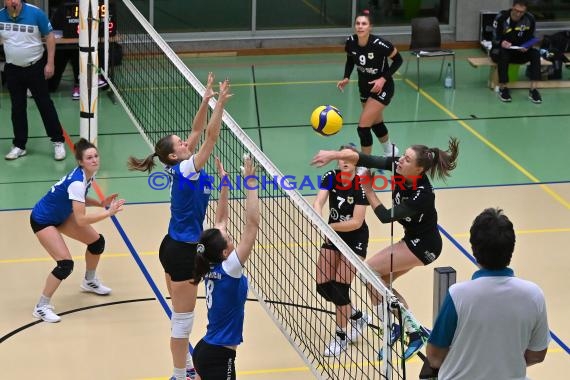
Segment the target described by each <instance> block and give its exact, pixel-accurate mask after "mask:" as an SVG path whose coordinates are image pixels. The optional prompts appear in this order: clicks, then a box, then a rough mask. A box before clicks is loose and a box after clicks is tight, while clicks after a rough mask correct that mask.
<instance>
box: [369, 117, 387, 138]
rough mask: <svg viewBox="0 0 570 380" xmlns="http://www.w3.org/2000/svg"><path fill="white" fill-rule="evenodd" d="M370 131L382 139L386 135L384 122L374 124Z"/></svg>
mask: <svg viewBox="0 0 570 380" xmlns="http://www.w3.org/2000/svg"><path fill="white" fill-rule="evenodd" d="M370 129H372V132H374V134H375V135H376V137H378V138H382V137H384V136H386V135H387V134H388V128H386V124H384V122H383V121H382V122H380V123H378V124H374V125H373V126H372V127H371V128H370Z"/></svg>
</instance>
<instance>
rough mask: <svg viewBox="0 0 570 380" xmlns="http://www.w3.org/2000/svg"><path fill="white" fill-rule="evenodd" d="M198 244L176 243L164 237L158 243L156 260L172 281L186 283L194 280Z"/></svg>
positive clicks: (168, 237)
mask: <svg viewBox="0 0 570 380" xmlns="http://www.w3.org/2000/svg"><path fill="white" fill-rule="evenodd" d="M197 245H198V243H185V242H181V241H176V240H174V239H173V238H171V237H170V235H166V236H165V237H164V239H162V243H160V249H159V250H158V258H159V259H160V263H161V264H162V267H163V268H164V271H165V272H166V273H168V274H169V275H170V278H171V279H172V281H188V280H191V279H193V278H194V259H195V257H196V246H197Z"/></svg>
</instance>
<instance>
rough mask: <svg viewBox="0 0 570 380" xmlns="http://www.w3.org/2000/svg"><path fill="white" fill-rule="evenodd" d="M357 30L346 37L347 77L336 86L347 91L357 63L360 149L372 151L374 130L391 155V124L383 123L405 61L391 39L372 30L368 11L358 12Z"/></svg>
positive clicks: (363, 151) (345, 75)
mask: <svg viewBox="0 0 570 380" xmlns="http://www.w3.org/2000/svg"><path fill="white" fill-rule="evenodd" d="M354 30H355V32H356V33H355V34H353V35H351V36H349V37H348V38H347V40H346V45H345V51H346V64H345V67H344V77H343V79H342V80H341V81H339V82H338V83H337V87H338V89H339V90H341V91H344V88H345V86H346V85H347V84H348V82H349V80H350V74H351V73H352V70H353V69H354V66H356V70H357V72H358V89H359V91H360V102H361V103H362V113H361V114H360V120H359V121H358V128H357V132H358V137H359V138H360V145H361V151H362V153H365V154H371V153H372V142H373V140H372V132H374V134H375V135H376V137H377V138H378V140H379V141H380V143H381V144H382V147H383V150H384V155H385V156H392V147H393V146H392V144H391V143H390V138H389V135H388V128H386V125H385V124H384V116H383V112H384V108H386V106H388V104H390V101H391V99H392V97H393V96H394V79H392V76H393V75H394V74H395V73H396V71H398V68H399V67H400V66H401V65H402V62H403V60H402V56H401V55H400V53H399V52H398V49H396V48H395V47H394V45H392V43H391V42H389V41H387V40H385V39H383V38H381V37H380V36H378V35H374V34H371V31H372V21H371V16H370V13H369V12H368V11H364V12H362V13H360V14H359V15H357V16H356V18H355V20H354ZM388 59H390V60H391V61H392V63H391V64H388ZM394 148H395V154H394V155H396V156H397V155H398V149H397V148H396V147H395V146H394Z"/></svg>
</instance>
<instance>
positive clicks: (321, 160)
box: [311, 149, 358, 168]
mask: <svg viewBox="0 0 570 380" xmlns="http://www.w3.org/2000/svg"><path fill="white" fill-rule="evenodd" d="M334 160H344V161H348V162H350V163H351V164H356V162H357V161H358V152H355V151H354V150H352V149H343V150H321V151H319V153H317V154H316V155H315V157H313V160H312V161H311V165H313V166H316V167H318V168H320V167H321V166H324V165H326V164H328V163H329V162H331V161H334Z"/></svg>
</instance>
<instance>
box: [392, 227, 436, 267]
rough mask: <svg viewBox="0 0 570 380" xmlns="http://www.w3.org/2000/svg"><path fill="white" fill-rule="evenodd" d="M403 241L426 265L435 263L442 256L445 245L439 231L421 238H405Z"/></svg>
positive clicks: (423, 235)
mask: <svg viewBox="0 0 570 380" xmlns="http://www.w3.org/2000/svg"><path fill="white" fill-rule="evenodd" d="M402 240H404V242H405V243H406V245H407V246H408V248H409V249H410V251H412V253H413V254H414V255H415V256H416V257H417V258H418V259H420V260H421V262H422V263H424V265H428V264H431V263H433V262H434V261H435V260H436V259H437V258H438V257H439V255H440V254H441V248H442V245H443V243H442V241H441V234H440V233H439V231H437V230H436V231H435V232H433V233H429V234H422V235H420V236H404V238H403V239H402Z"/></svg>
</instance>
